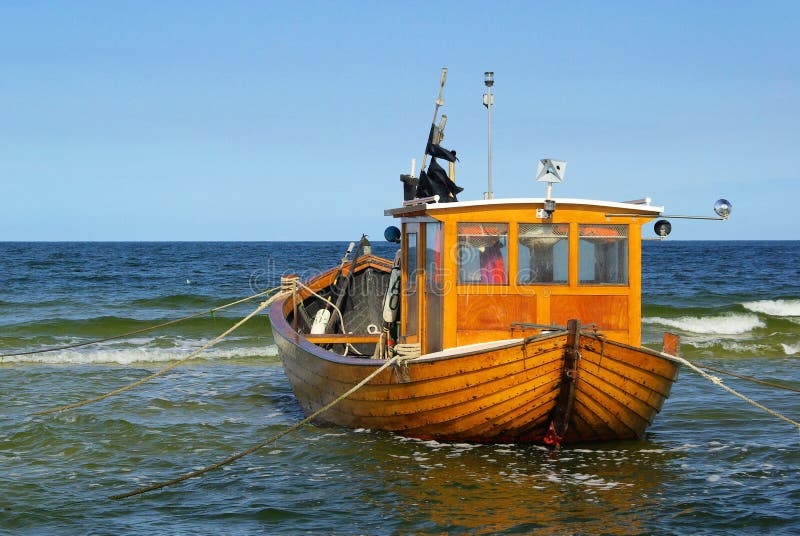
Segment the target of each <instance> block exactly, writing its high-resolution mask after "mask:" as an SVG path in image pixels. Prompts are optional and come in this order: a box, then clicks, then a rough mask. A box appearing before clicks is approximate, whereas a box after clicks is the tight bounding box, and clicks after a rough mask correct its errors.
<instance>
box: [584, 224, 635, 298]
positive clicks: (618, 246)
mask: <svg viewBox="0 0 800 536" xmlns="http://www.w3.org/2000/svg"><path fill="white" fill-rule="evenodd" d="M578 235H579V237H580V245H579V250H578V255H579V257H580V262H579V269H578V279H579V281H580V283H581V284H586V285H627V284H628V226H627V225H579V226H578Z"/></svg>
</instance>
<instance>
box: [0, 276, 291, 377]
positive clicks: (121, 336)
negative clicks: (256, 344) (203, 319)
mask: <svg viewBox="0 0 800 536" xmlns="http://www.w3.org/2000/svg"><path fill="white" fill-rule="evenodd" d="M280 288H281V287H275V288H271V289H267V290H265V291H263V292H259V293H257V294H253V295H252V296H248V297H246V298H242V299H241V300H236V301H233V302H231V303H226V304H225V305H220V306H219V307H214V308H212V309H208V310H205V311H198V312H196V313H192V314H190V315H188V316H184V317H182V318H176V319H175V320H169V321H167V322H162V323H161V324H156V325H154V326H148V327H146V328H141V329H137V330H134V331H128V332H127V333H120V334H119V335H112V336H111V337H104V338H102V339H92V340H91V341H84V342H78V343H75V344H66V345H64V346H53V347H51V348H42V349H39V350H30V351H26V352H14V353H11V354H0V363H2V362H3V358H4V357H14V356H21V355H34V354H43V353H45V352H55V351H58V350H69V349H71V348H80V347H82V346H89V345H91V344H98V343H101V342H107V341H113V340H117V339H124V338H125V337H130V336H131V335H139V334H141V333H147V332H148V331H154V330H156V329H160V328H165V327H167V326H172V325H174V324H178V323H180V322H185V321H187V320H191V319H192V318H197V317H198V316H203V315H206V314H214V313H215V312H216V311H221V310H222V309H227V308H228V307H233V306H234V305H239V304H240V303H245V302H248V301H250V300H254V299H256V298H258V297H261V296H266V295H268V294H271V293H273V292H275V291H276V290H278V289H280Z"/></svg>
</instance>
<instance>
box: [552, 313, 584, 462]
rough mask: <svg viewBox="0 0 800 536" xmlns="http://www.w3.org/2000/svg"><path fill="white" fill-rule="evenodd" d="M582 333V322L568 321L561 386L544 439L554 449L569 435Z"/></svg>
mask: <svg viewBox="0 0 800 536" xmlns="http://www.w3.org/2000/svg"><path fill="white" fill-rule="evenodd" d="M580 332H581V323H580V320H576V319H571V320H568V321H567V346H566V348H565V349H564V365H563V367H562V372H561V386H560V387H559V392H558V397H557V398H556V405H555V407H554V408H553V413H552V416H551V417H550V427H549V429H548V430H547V434H546V435H545V437H544V442H545V444H546V445H548V446H550V447H553V448H556V447H558V446H559V445H560V444H561V440H562V439H563V438H564V434H566V433H567V427H568V426H569V419H570V416H571V415H572V407H573V405H574V403H575V382H576V381H577V379H578V378H577V376H578V361H579V360H580V357H581V355H580V351H579V348H580V342H581V334H580Z"/></svg>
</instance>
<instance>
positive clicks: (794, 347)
mask: <svg viewBox="0 0 800 536" xmlns="http://www.w3.org/2000/svg"><path fill="white" fill-rule="evenodd" d="M781 346H782V347H783V351H784V352H786V355H796V354H800V343H798V344H786V343H781Z"/></svg>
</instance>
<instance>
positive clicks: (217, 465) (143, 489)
mask: <svg viewBox="0 0 800 536" xmlns="http://www.w3.org/2000/svg"><path fill="white" fill-rule="evenodd" d="M401 359H402V358H401V356H399V355H398V356H395V357H393V358H391V359H389V360H388V361H386V363H384V364H383V365H381V366H380V367H378V368H377V369H375V371H374V372H372V373H371V374H370V375H369V376H367V377H366V378H364V379H363V380H361V381H360V382H358V383H357V384H356V385H354V386H353V387H351V388H350V389H349V390H347V392H345V393H344V394H342V395H340V396H339V397H338V398H336V399H335V400H334V401H333V402H330V403H328V404H326V405H325V406H323V407H321V408H320V409H318V410H317V411H315V412H314V413H312V414H311V415H309V416H308V417H306V418H305V419H303V420H302V421H300V422H298V423H296V424H294V425H292V426H290V427H289V428H287V429H285V430H283V431H281V432H279V433H277V434H275V435H274V436H272V437H270V438H269V439H266V440H264V441H262V442H261V443H257V444H255V445H253V446H252V447H250V448H248V449H246V450H243V451H242V452H239V453H238V454H234V455H233V456H230V457H228V458H225V459H224V460H222V461H219V462H217V463H215V464H212V465H209V466H207V467H203V468H202V469H197V470H195V471H192V472H190V473H186V474H183V475H181V476H179V477H177V478H173V479H172V480H167V481H164V482H159V483H157V484H152V485H150V486H145V487H141V488H139V489H135V490H133V491H129V492H127V493H120V494H118V495H111V496H110V497H109V499H113V500H119V499H125V498H128V497H133V496H134V495H141V494H142V493H147V492H149V491H154V490H157V489H161V488H165V487H167V486H171V485H173V484H178V483H179V482H183V481H184V480H188V479H190V478H194V477H196V476H200V475H202V474H205V473H208V472H209V471H213V470H214V469H219V468H220V467H222V466H223V465H227V464H229V463H231V462H234V461H236V460H238V459H239V458H244V457H245V456H247V455H248V454H252V453H254V452H255V451H257V450H259V449H261V448H263V447H266V446H267V445H269V444H270V443H274V442H275V441H277V440H278V439H280V438H282V437H283V436H285V435H287V434H290V433H291V432H293V431H295V430H297V429H298V428H300V427H302V426H304V425H306V424H308V423H309V422H311V421H312V420H313V419H315V418H317V417H319V416H320V415H321V414H323V413H325V412H326V411H328V410H329V409H331V408H332V407H333V406H335V405H336V404H338V403H339V402H341V401H342V400H344V399H345V398H347V397H348V396H350V395H352V394H353V393H355V392H356V391H358V390H359V389H361V388H362V387H364V386H365V385H366V384H367V383H369V382H370V381H371V380H372V379H373V378H375V376H377V375H378V374H380V373H381V372H383V371H384V370H386V369H387V368H388V367H390V366H391V365H393V364H394V363H397V362H398V361H400V360H401Z"/></svg>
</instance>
